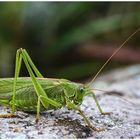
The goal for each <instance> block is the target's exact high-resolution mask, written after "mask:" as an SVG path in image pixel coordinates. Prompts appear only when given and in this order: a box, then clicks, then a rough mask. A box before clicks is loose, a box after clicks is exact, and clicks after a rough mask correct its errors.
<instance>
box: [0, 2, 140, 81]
mask: <svg viewBox="0 0 140 140" xmlns="http://www.w3.org/2000/svg"><path fill="white" fill-rule="evenodd" d="M138 27H140V3H139V2H0V77H13V75H14V63H15V53H16V50H17V49H18V48H20V47H22V48H25V49H27V51H28V52H29V54H30V56H31V58H32V59H33V61H34V62H35V64H36V65H37V67H38V69H39V70H40V72H41V73H42V74H43V75H44V76H45V77H56V78H67V79H70V80H74V81H77V80H83V79H86V78H89V77H91V76H92V75H94V74H95V73H97V71H98V70H99V68H100V67H101V66H102V65H103V63H104V62H105V61H106V60H107V58H109V56H110V55H111V54H112V53H113V51H114V50H115V48H116V47H118V46H119V45H120V44H122V43H123V41H125V39H126V38H127V37H128V36H129V35H130V34H131V33H133V32H134V31H135V30H136V29H137V28H138ZM139 37H140V33H137V34H136V35H135V36H134V37H133V38H132V39H131V40H130V41H129V42H128V43H127V44H126V46H125V47H124V48H122V49H121V50H120V52H119V53H118V54H117V55H116V56H115V57H113V59H112V61H111V62H110V63H109V64H108V65H107V66H106V68H105V70H104V71H106V70H109V69H112V68H116V67H121V66H125V65H130V64H135V63H139V62H140V47H139V46H140V41H139ZM21 76H28V73H27V71H26V69H25V67H24V65H23V66H22V71H21Z"/></svg>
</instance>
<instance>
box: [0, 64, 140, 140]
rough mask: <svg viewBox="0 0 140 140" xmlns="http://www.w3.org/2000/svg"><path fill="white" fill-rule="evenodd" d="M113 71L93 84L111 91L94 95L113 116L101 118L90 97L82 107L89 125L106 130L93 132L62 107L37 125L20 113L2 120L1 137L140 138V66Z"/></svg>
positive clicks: (0, 121)
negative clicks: (119, 76)
mask: <svg viewBox="0 0 140 140" xmlns="http://www.w3.org/2000/svg"><path fill="white" fill-rule="evenodd" d="M130 69H131V70H130ZM134 69H135V71H134ZM130 71H131V72H130ZM113 72H114V71H112V72H110V73H108V74H106V75H104V76H103V77H100V78H99V79H98V80H97V82H96V83H94V87H95V86H96V87H98V88H102V89H103V88H104V89H105V90H107V91H108V92H104V93H103V92H99V91H98V92H97V91H96V92H95V93H96V95H97V97H98V100H99V102H100V105H101V107H102V108H103V110H104V111H107V112H112V114H111V115H110V116H103V115H100V113H99V111H98V109H97V107H96V105H95V102H94V101H93V100H92V98H91V97H86V98H85V99H84V102H83V103H82V105H81V109H82V110H83V112H84V113H85V115H86V116H87V117H88V118H89V120H90V122H91V123H92V124H93V125H94V126H95V127H96V128H106V130H105V131H102V132H95V131H93V130H91V129H90V128H88V127H87V126H86V124H85V122H84V121H83V119H82V117H81V116H80V115H79V114H78V113H77V112H75V111H73V110H67V109H66V108H61V109H59V110H55V111H54V110H52V111H46V112H45V113H44V114H42V115H41V119H40V121H39V123H38V124H36V123H35V114H28V113H24V112H21V111H17V114H18V117H17V118H0V138H6V139H7V138H21V139H24V138H140V66H139V65H137V66H133V67H128V68H126V69H125V70H124V69H122V70H121V69H119V70H118V73H117V70H115V72H114V74H113ZM130 73H131V76H130V75H129V74H130ZM117 74H119V75H122V78H118V77H117V76H116V75H117ZM110 75H112V76H110ZM113 75H115V76H113ZM115 77H116V78H115ZM0 110H1V113H2V114H3V113H7V112H9V111H10V109H9V108H6V107H2V106H0Z"/></svg>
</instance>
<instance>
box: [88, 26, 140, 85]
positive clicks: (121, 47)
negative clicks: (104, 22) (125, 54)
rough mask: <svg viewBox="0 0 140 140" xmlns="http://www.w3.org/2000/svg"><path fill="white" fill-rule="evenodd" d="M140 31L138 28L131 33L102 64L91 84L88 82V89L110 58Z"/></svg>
mask: <svg viewBox="0 0 140 140" xmlns="http://www.w3.org/2000/svg"><path fill="white" fill-rule="evenodd" d="M139 31H140V28H138V29H137V30H136V31H135V32H134V33H132V34H131V35H130V36H129V37H128V38H127V39H126V40H125V41H124V42H123V43H122V45H120V47H119V48H118V49H116V50H115V51H114V53H113V54H112V55H111V56H110V57H109V58H108V59H107V61H106V62H105V63H104V64H103V66H102V67H101V68H100V70H99V71H98V72H97V73H96V75H95V76H94V77H93V79H92V80H91V82H89V83H88V84H87V86H88V87H90V86H91V85H92V83H93V82H94V81H95V80H96V78H97V76H98V75H99V74H100V73H101V71H102V70H103V68H104V67H105V66H106V65H107V64H108V62H109V61H110V60H111V58H112V57H113V56H114V55H115V54H116V53H117V52H118V51H119V50H120V49H121V48H122V47H123V46H124V45H125V44H126V43H127V42H128V41H129V40H130V39H131V38H132V36H134V35H135V34H136V33H137V32H139Z"/></svg>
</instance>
